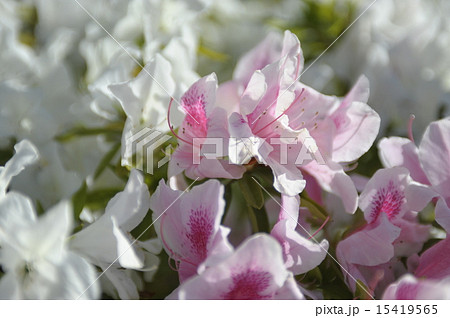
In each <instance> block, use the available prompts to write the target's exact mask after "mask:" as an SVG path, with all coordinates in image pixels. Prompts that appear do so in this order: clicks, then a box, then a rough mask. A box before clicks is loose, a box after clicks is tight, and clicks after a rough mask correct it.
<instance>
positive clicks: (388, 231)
mask: <svg viewBox="0 0 450 318" xmlns="http://www.w3.org/2000/svg"><path fill="white" fill-rule="evenodd" d="M432 196H433V192H432V191H431V190H430V189H428V187H426V186H424V185H422V184H419V183H417V182H414V181H413V180H412V179H411V177H410V176H409V172H408V170H406V169H405V168H389V169H381V170H378V171H377V172H376V173H375V174H374V176H373V177H372V178H371V179H370V180H369V182H368V183H367V185H366V187H365V188H364V190H363V192H362V193H361V195H360V200H359V207H360V208H361V210H362V211H363V212H364V218H365V219H366V221H367V224H366V225H365V226H363V227H362V228H361V229H359V230H357V231H356V232H355V233H354V234H351V235H350V236H349V237H347V238H346V239H344V240H342V241H341V242H339V243H338V246H337V250H336V254H337V257H338V260H339V262H340V263H341V264H342V265H343V266H344V268H345V276H346V277H347V282H348V284H350V286H351V287H352V289H353V290H354V289H355V287H356V285H355V282H354V281H353V280H350V278H351V277H352V276H353V277H356V279H361V280H362V281H363V282H364V283H365V284H366V285H367V286H369V287H370V288H371V290H375V289H377V290H378V291H380V290H382V287H381V286H377V285H378V283H379V282H380V281H381V280H383V284H385V283H387V282H389V280H390V279H393V278H394V277H395V276H394V274H393V273H394V266H392V264H389V263H392V262H394V263H395V262H396V260H395V259H394V257H396V258H398V257H402V256H410V255H411V254H413V253H417V252H419V251H420V250H421V248H422V246H423V243H424V242H425V241H426V240H427V239H428V236H429V230H430V227H429V226H426V225H421V224H419V223H418V221H417V212H418V211H421V210H422V209H423V208H424V207H425V206H426V204H427V203H428V202H429V201H430V199H431V198H432ZM367 267H369V268H367ZM377 275H378V277H377ZM383 276H384V277H383ZM388 277H390V278H388Z"/></svg>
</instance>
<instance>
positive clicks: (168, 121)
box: [167, 98, 194, 146]
mask: <svg viewBox="0 0 450 318" xmlns="http://www.w3.org/2000/svg"><path fill="white" fill-rule="evenodd" d="M172 102H173V98H171V99H170V103H169V109H168V110H167V124H168V125H169V129H170V131H171V132H172V134H173V135H174V136H175V137H176V138H177V139H180V140H181V141H183V142H185V143H187V144H189V145H191V146H193V145H194V144H193V143H192V142H190V141H187V140H186V139H183V138H181V137H180V136H178V135H177V133H176V132H175V131H174V129H173V126H172V124H171V123H170V109H171V108H172Z"/></svg>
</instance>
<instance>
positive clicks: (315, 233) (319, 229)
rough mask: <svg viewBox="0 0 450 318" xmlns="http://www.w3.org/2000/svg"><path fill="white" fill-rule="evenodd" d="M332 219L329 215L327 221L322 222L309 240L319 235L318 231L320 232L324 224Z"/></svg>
mask: <svg viewBox="0 0 450 318" xmlns="http://www.w3.org/2000/svg"><path fill="white" fill-rule="evenodd" d="M329 220H330V217H329V216H327V218H326V219H325V221H324V222H323V223H322V225H321V226H320V227H319V228H318V229H317V231H315V232H314V233H313V234H312V235H311V236H310V237H308V240H310V239H312V238H313V237H314V236H316V235H317V233H319V232H320V231H321V230H322V229H323V228H324V226H325V225H326V224H327V223H328V221H329Z"/></svg>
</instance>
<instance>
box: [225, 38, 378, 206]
mask: <svg viewBox="0 0 450 318" xmlns="http://www.w3.org/2000/svg"><path fill="white" fill-rule="evenodd" d="M270 44H272V45H274V46H275V48H273V47H270ZM258 48H259V49H264V50H265V51H266V53H265V54H264V53H259V54H257V52H256V51H252V52H251V54H249V55H246V56H245V57H244V59H243V60H241V62H240V63H239V66H240V68H239V70H240V72H239V73H238V74H239V76H238V75H236V79H235V81H237V82H238V83H239V85H240V86H242V87H245V89H244V90H243V93H242V95H241V97H240V102H239V108H238V109H239V110H238V112H234V113H232V114H231V116H230V118H229V131H230V135H231V137H234V138H235V139H234V141H233V140H232V141H231V142H230V150H229V154H230V159H231V161H232V162H233V163H236V164H243V163H247V162H249V161H250V159H251V158H252V157H254V158H256V159H257V160H258V161H259V162H260V163H262V164H265V165H268V166H270V168H271V169H272V172H273V174H274V187H275V188H276V189H277V190H278V191H279V192H281V193H283V194H286V195H290V196H294V195H296V194H298V193H300V192H301V191H302V190H303V189H304V187H305V184H306V182H305V180H304V178H303V176H302V173H301V171H300V169H302V170H304V171H305V172H307V173H308V174H310V175H311V176H312V177H314V179H315V180H316V181H317V182H318V184H319V185H320V186H321V187H322V188H323V189H324V190H326V191H328V192H332V193H335V194H337V195H338V196H340V197H341V198H342V200H343V203H344V207H345V210H346V211H347V212H349V213H353V212H355V211H356V208H357V198H358V195H357V191H356V189H355V186H354V184H353V182H352V180H351V179H350V177H349V176H347V175H346V174H345V172H344V169H343V166H342V165H341V163H343V164H346V163H348V162H351V161H354V160H356V159H358V158H359V157H360V156H361V155H362V154H364V153H365V152H366V151H367V150H368V149H369V148H370V146H371V145H372V143H373V141H374V140H375V138H376V135H377V134H378V130H379V126H380V118H379V116H378V114H377V113H376V112H375V111H373V110H372V109H371V108H370V107H369V106H368V105H367V104H366V102H367V99H368V91H369V84H368V81H367V79H366V78H364V77H363V78H361V79H360V80H359V81H358V82H357V84H356V85H355V87H354V88H353V89H352V90H351V91H350V92H349V94H348V95H347V96H346V97H345V98H343V99H339V98H337V97H335V96H326V95H323V94H321V93H319V92H317V91H315V90H314V89H312V88H310V87H308V86H306V85H304V84H302V83H300V82H298V81H297V79H298V76H299V75H300V72H301V70H302V67H303V59H302V55H301V49H300V43H299V41H298V39H297V38H296V37H295V35H293V34H292V33H290V32H289V31H286V33H285V36H284V40H283V43H282V45H281V44H280V43H279V42H278V41H277V40H276V39H274V38H273V37H270V38H268V39H266V40H265V41H264V42H263V43H261V44H260V45H259V46H258ZM274 52H280V54H279V55H280V57H279V58H278V59H277V60H275V61H274V62H272V63H271V64H268V65H266V66H265V67H263V68H262V69H261V70H257V69H255V70H254V73H253V75H252V76H251V78H250V79H249V81H248V84H245V83H246V82H247V78H248V74H249V73H250V70H251V68H252V67H260V66H261V61H271V60H272V59H274V58H275V57H276V56H278V53H274ZM251 57H253V59H254V62H252V59H251ZM244 62H245V63H246V64H243V63H244ZM244 65H246V67H245V66H244ZM305 152H306V153H307V154H309V155H306V153H305Z"/></svg>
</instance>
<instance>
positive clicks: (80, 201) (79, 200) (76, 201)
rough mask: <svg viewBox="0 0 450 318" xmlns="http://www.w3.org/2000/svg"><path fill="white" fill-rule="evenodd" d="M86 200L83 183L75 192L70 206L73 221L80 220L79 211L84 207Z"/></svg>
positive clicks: (85, 189) (84, 183)
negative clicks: (71, 206)
mask: <svg viewBox="0 0 450 318" xmlns="http://www.w3.org/2000/svg"><path fill="white" fill-rule="evenodd" d="M86 199H87V184H86V181H83V184H82V185H81V187H80V189H78V191H77V192H75V194H74V195H73V197H72V204H73V215H74V218H75V220H78V219H79V218H80V214H81V211H82V210H83V208H84V205H85V204H86Z"/></svg>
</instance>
